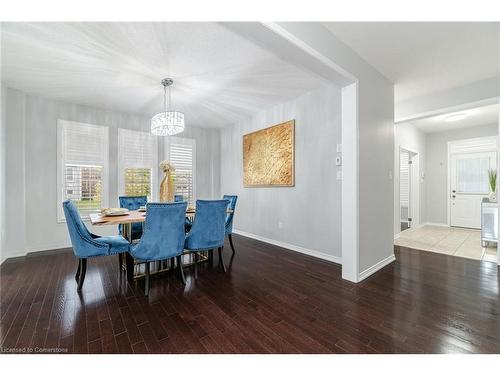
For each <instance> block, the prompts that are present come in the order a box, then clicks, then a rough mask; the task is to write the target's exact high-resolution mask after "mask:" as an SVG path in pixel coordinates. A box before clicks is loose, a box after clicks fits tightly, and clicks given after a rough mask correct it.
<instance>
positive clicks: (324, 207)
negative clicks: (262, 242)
mask: <svg viewBox="0 0 500 375" xmlns="http://www.w3.org/2000/svg"><path fill="white" fill-rule="evenodd" d="M340 98H341V97H340V89H339V88H337V87H335V86H328V87H325V88H322V89H318V90H315V91H313V92H310V93H307V94H305V95H303V96H301V97H299V98H297V99H295V100H293V101H290V102H287V103H283V104H281V105H278V106H275V107H273V108H271V109H269V110H267V111H262V112H259V113H256V114H255V116H253V117H252V118H249V119H248V120H246V121H242V122H240V123H238V124H235V125H234V126H233V125H231V126H227V127H225V128H223V129H222V132H221V147H222V156H221V190H222V192H223V193H225V194H236V195H238V197H239V198H238V206H237V214H236V215H235V223H234V227H235V229H237V230H240V231H243V232H247V233H250V234H253V235H257V236H260V237H264V238H267V239H271V240H274V241H280V242H284V243H287V244H290V245H294V246H299V247H302V248H306V249H308V250H312V251H315V252H319V253H322V254H325V255H326V256H330V257H332V256H333V257H338V258H340V257H341V222H340V216H341V181H339V180H337V179H336V171H337V167H336V166H335V156H336V155H337V153H336V144H337V143H340V140H341V133H340V132H341V124H340V115H341V113H340V105H341V102H340ZM292 119H295V186H294V187H262V188H244V187H243V174H242V165H243V160H242V140H243V135H244V134H247V133H251V132H253V131H256V130H259V129H263V128H266V127H269V126H271V125H275V124H278V123H281V122H284V121H287V120H292ZM279 223H282V227H281V228H280V225H279Z"/></svg>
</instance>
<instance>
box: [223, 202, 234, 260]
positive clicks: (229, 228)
mask: <svg viewBox="0 0 500 375" xmlns="http://www.w3.org/2000/svg"><path fill="white" fill-rule="evenodd" d="M222 199H226V200H228V201H229V205H228V207H227V208H228V209H230V210H231V211H232V212H228V213H227V214H226V236H227V238H228V239H229V244H230V245H231V250H232V251H233V254H234V245H233V218H234V211H235V209H236V201H237V200H238V196H237V195H224V196H223V197H222Z"/></svg>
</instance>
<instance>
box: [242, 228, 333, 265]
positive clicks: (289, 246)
mask: <svg viewBox="0 0 500 375" xmlns="http://www.w3.org/2000/svg"><path fill="white" fill-rule="evenodd" d="M233 232H234V233H236V234H239V235H240V236H244V237H248V238H253V239H254V240H258V241H262V242H266V243H269V244H271V245H276V246H279V247H284V248H285V249H288V250H293V251H297V252H299V253H302V254H306V255H310V256H313V257H315V258H320V259H323V260H326V261H329V262H333V263H337V264H342V258H341V257H337V256H334V255H328V254H325V253H322V252H319V251H316V250H310V249H306V248H305V247H301V246H297V245H292V244H289V243H286V242H281V241H276V240H272V239H270V238H266V237H262V236H259V235H257V234H253V233H248V232H244V231H241V230H237V229H235V230H233Z"/></svg>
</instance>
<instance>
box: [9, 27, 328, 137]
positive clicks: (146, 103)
mask: <svg viewBox="0 0 500 375" xmlns="http://www.w3.org/2000/svg"><path fill="white" fill-rule="evenodd" d="M164 77H172V78H173V79H174V81H175V83H174V86H173V91H172V105H173V107H174V108H175V109H176V110H180V111H183V112H184V113H185V115H186V125H187V126H190V125H192V126H199V127H222V126H225V125H227V124H230V123H234V122H237V121H239V120H241V119H242V118H244V117H246V116H249V115H251V114H253V113H254V112H255V111H258V110H262V109H266V108H270V107H272V106H273V105H276V104H279V103H281V102H284V101H287V100H290V99H292V98H295V97H298V96H300V95H301V94H303V93H305V92H307V91H311V90H314V89H316V88H318V87H320V86H322V85H324V84H326V82H325V81H323V80H321V79H320V78H318V77H317V76H316V75H314V74H312V73H310V72H307V71H304V70H303V69H300V68H298V67H296V66H295V65H292V64H290V63H288V62H285V61H283V60H281V59H280V58H278V57H277V56H275V55H273V54H272V53H271V52H269V51H267V50H265V49H263V48H261V47H258V46H257V45H255V44H253V43H252V42H250V41H248V40H246V39H245V38H243V37H241V36H240V35H237V34H236V33H233V32H232V31H230V30H228V29H227V28H225V27H223V26H221V25H219V24H217V23H210V22H203V23H182V22H179V23H176V22H162V23H140V22H124V23H110V22H104V23H88V22H86V23H83V22H82V23H79V22H76V23H48V22H46V23H3V25H2V80H3V82H4V84H6V85H7V86H8V87H12V88H15V89H19V90H22V91H25V92H28V93H31V94H35V95H40V96H44V97H48V98H52V99H56V100H61V101H65V102H71V103H76V104H83V105H89V106H92V107H97V108H106V109H112V110H117V111H122V112H128V113H135V114H141V115H145V116H152V115H154V114H156V113H157V112H158V111H160V110H161V107H162V100H163V99H162V96H163V89H162V86H161V85H160V81H161V79H162V78H164Z"/></svg>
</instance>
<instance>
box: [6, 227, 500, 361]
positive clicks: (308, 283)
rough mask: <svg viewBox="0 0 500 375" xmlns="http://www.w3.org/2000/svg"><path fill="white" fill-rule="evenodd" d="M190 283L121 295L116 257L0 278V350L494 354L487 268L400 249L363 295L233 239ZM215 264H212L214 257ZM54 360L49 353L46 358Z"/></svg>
mask: <svg viewBox="0 0 500 375" xmlns="http://www.w3.org/2000/svg"><path fill="white" fill-rule="evenodd" d="M234 242H235V247H236V255H235V256H234V257H231V255H232V254H231V250H230V248H229V244H227V246H226V247H225V251H224V259H225V261H226V265H227V266H228V273H227V274H224V273H222V272H221V270H220V268H219V267H217V259H215V262H214V266H213V268H212V267H211V266H210V265H209V264H206V263H205V264H203V265H201V266H200V267H199V270H198V271H199V275H198V279H196V280H194V278H193V273H192V270H191V269H186V277H187V285H186V286H185V287H184V286H183V285H182V283H181V282H180V280H179V279H178V277H177V275H176V274H174V275H163V276H162V277H158V278H152V279H151V290H150V295H149V298H146V297H144V295H143V287H144V285H143V282H142V281H138V282H135V283H134V284H129V283H127V281H126V277H125V275H124V274H123V273H122V274H120V273H119V272H118V260H117V258H116V257H106V258H97V259H91V260H89V264H88V270H87V278H86V280H85V285H84V287H83V291H82V295H81V297H80V296H79V295H78V294H77V292H76V282H75V280H74V274H75V271H76V267H77V261H76V259H75V257H74V256H73V254H72V252H71V251H69V250H68V251H62V252H61V251H57V252H53V253H44V254H42V255H37V254H33V255H31V256H27V257H25V258H23V259H21V260H17V261H8V262H7V263H4V264H3V265H2V266H1V268H0V282H1V285H0V287H1V289H0V302H1V347H2V351H3V352H4V353H5V352H6V351H8V350H11V349H12V348H18V349H19V350H21V351H23V350H26V351H28V350H33V352H36V351H37V350H39V349H36V348H44V350H52V351H58V352H63V353H64V352H72V353H478V352H481V353H500V300H499V291H498V288H499V284H500V283H499V274H498V268H497V266H496V265H495V264H493V263H489V262H480V261H475V260H467V259H463V258H456V257H450V256H447V255H441V254H434V253H428V252H423V251H418V250H409V249H406V248H396V259H397V260H396V262H394V263H392V264H390V265H388V266H386V267H385V268H384V269H383V270H381V271H380V272H378V273H376V274H375V275H373V276H371V277H369V278H368V279H366V280H364V281H363V282H361V283H359V284H357V285H356V284H353V283H349V282H347V281H344V280H342V279H341V268H340V266H339V265H335V264H333V263H329V262H325V261H322V260H319V259H316V258H311V257H308V256H305V255H302V254H299V253H296V252H293V251H289V250H285V249H282V248H279V247H276V246H273V245H269V244H265V243H262V242H258V241H255V240H251V239H248V238H245V237H241V236H236V235H235V236H234ZM215 257H217V255H215ZM23 348H24V349H23ZM51 348H52V349H51Z"/></svg>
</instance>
